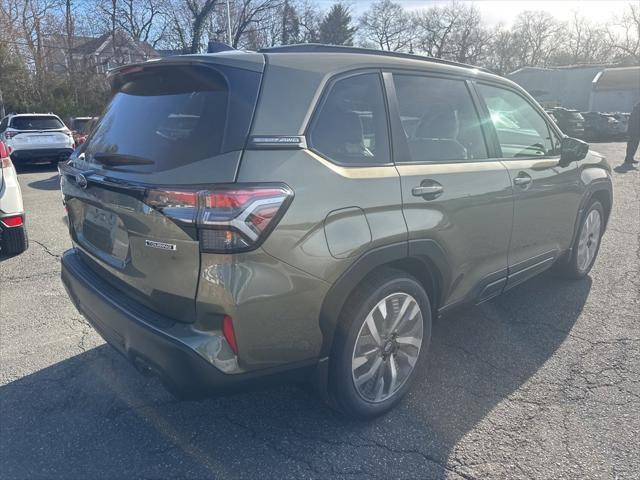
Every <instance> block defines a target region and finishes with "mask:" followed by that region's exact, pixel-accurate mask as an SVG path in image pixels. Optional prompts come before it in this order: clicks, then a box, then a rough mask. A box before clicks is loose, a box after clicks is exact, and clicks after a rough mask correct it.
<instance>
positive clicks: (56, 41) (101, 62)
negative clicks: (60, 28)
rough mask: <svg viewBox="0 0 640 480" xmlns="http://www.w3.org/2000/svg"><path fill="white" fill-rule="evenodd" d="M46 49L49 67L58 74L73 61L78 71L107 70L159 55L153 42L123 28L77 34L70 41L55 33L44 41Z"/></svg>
mask: <svg viewBox="0 0 640 480" xmlns="http://www.w3.org/2000/svg"><path fill="white" fill-rule="evenodd" d="M69 44H71V45H69ZM45 52H46V66H47V69H49V70H50V71H53V72H56V73H65V72H68V71H69V70H70V62H73V63H74V67H75V69H77V70H93V71H95V72H97V73H106V72H107V71H109V70H110V69H112V68H114V67H117V66H119V65H126V64H128V63H136V62H144V61H146V60H150V59H152V58H159V57H160V54H159V53H158V52H157V51H156V50H155V49H154V48H153V47H152V46H151V45H149V44H148V43H146V42H141V41H138V40H135V39H133V38H131V37H130V36H129V35H128V34H126V33H125V32H123V31H120V30H117V31H116V32H115V34H112V33H111V32H107V33H104V34H102V35H100V36H99V37H86V36H80V35H74V36H73V37H71V40H70V41H69V38H68V37H67V36H65V35H60V34H58V35H52V36H51V37H50V39H49V41H48V42H47V44H45Z"/></svg>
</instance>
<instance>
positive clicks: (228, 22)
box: [227, 0, 233, 47]
mask: <svg viewBox="0 0 640 480" xmlns="http://www.w3.org/2000/svg"><path fill="white" fill-rule="evenodd" d="M227 41H228V45H229V46H230V47H232V46H233V44H232V41H231V6H230V5H229V0H227Z"/></svg>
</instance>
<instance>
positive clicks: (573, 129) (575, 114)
mask: <svg viewBox="0 0 640 480" xmlns="http://www.w3.org/2000/svg"><path fill="white" fill-rule="evenodd" d="M551 113H552V114H553V116H554V118H555V119H556V123H557V124H558V126H559V127H560V130H562V132H564V133H565V134H566V135H572V136H574V137H576V138H583V137H584V118H583V117H582V114H581V113H580V112H579V111H577V110H571V109H569V108H563V107H556V108H553V109H551Z"/></svg>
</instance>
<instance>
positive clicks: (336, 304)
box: [320, 240, 450, 358]
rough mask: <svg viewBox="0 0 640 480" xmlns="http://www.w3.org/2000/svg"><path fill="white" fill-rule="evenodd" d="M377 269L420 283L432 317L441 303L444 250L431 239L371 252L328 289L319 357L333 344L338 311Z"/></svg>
mask: <svg viewBox="0 0 640 480" xmlns="http://www.w3.org/2000/svg"><path fill="white" fill-rule="evenodd" d="M381 268H394V269H397V270H401V271H403V272H406V273H408V274H409V275H411V276H413V277H415V278H416V280H418V281H419V282H420V284H421V285H422V286H423V288H424V289H425V291H426V292H427V294H428V295H429V300H430V301H431V307H432V313H433V314H434V315H436V312H437V311H438V308H439V306H441V305H442V304H443V301H444V296H445V294H446V288H447V285H448V282H449V279H450V274H449V267H448V262H447V259H446V255H445V253H444V250H443V249H442V248H441V247H440V246H439V245H438V244H437V243H436V242H435V241H433V240H417V241H410V242H409V243H406V242H402V243H397V244H392V245H386V246H383V247H379V248H376V249H374V250H371V251H369V252H367V253H365V254H363V255H362V256H360V257H359V258H358V259H357V260H356V261H355V262H354V263H353V264H351V265H350V267H349V268H348V269H347V270H346V271H345V272H344V273H343V274H342V275H341V276H340V277H339V278H338V280H337V281H336V282H335V283H334V284H333V285H332V287H331V288H330V289H329V292H328V293H327V295H326V296H325V299H324V301H323V303H322V307H321V309H320V329H321V331H322V336H323V342H322V348H321V358H326V357H327V356H328V355H329V354H330V352H331V348H332V345H333V339H334V334H335V331H336V327H337V325H338V321H339V318H340V312H341V311H342V309H343V307H344V305H345V303H346V302H347V300H348V299H349V297H350V296H351V295H352V293H353V291H354V290H355V289H356V287H357V286H358V285H360V283H361V282H362V281H363V280H364V279H365V278H367V277H368V276H369V275H371V274H373V273H374V272H376V271H377V270H379V269H381Z"/></svg>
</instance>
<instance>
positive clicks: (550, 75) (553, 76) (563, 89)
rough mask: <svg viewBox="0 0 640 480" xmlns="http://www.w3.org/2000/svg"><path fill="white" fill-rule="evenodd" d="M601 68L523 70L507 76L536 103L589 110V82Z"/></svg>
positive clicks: (526, 68)
mask: <svg viewBox="0 0 640 480" xmlns="http://www.w3.org/2000/svg"><path fill="white" fill-rule="evenodd" d="M603 68H604V67H602V66H593V67H583V68H565V69H545V68H531V67H525V68H521V69H520V70H516V71H515V72H513V73H510V74H509V75H507V77H508V78H509V79H510V80H513V81H514V82H516V83H517V84H518V85H520V86H521V87H522V88H524V89H525V90H526V91H527V92H529V93H530V94H531V96H533V97H534V98H535V99H536V100H537V101H538V102H540V103H542V104H549V105H559V106H562V107H566V108H575V109H576V110H579V111H582V112H584V111H587V110H588V109H589V98H590V95H591V82H592V81H593V78H594V77H595V76H596V75H597V73H598V72H600V71H602V70H603Z"/></svg>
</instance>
